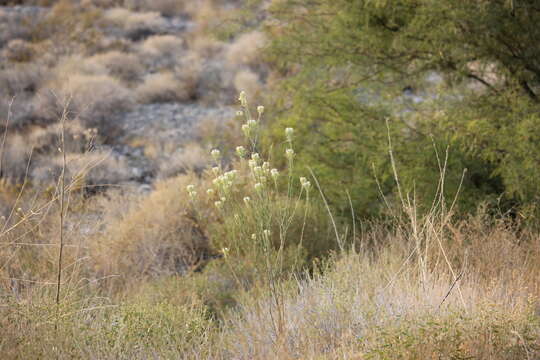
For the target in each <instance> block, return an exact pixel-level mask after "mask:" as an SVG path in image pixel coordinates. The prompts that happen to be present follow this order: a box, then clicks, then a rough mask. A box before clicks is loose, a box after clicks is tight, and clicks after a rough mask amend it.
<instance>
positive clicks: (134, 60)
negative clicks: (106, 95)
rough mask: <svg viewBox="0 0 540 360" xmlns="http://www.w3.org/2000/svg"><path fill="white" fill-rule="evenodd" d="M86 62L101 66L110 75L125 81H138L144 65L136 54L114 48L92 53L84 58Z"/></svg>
mask: <svg viewBox="0 0 540 360" xmlns="http://www.w3.org/2000/svg"><path fill="white" fill-rule="evenodd" d="M88 62H89V63H92V62H95V63H96V64H99V65H101V66H103V67H104V68H105V69H106V70H107V72H108V74H109V75H110V76H112V77H114V78H117V79H119V80H122V81H125V82H127V83H135V82H137V81H139V80H140V78H141V77H142V74H143V73H144V66H143V65H142V63H141V60H140V59H139V58H138V57H137V56H136V55H134V54H129V53H124V52H121V51H116V50H112V51H108V52H105V53H101V54H97V55H94V56H92V57H90V58H88V59H86V60H85V63H88Z"/></svg>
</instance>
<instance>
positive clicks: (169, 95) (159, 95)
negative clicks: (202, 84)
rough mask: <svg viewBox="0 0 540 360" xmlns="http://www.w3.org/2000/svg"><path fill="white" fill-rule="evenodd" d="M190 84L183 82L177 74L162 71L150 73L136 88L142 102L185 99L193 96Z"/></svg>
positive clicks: (138, 98)
mask: <svg viewBox="0 0 540 360" xmlns="http://www.w3.org/2000/svg"><path fill="white" fill-rule="evenodd" d="M186 85H189V84H185V83H182V82H181V81H180V80H179V79H178V78H177V77H176V76H175V74H173V73H171V72H162V73H156V74H149V75H147V76H146V77H145V79H144V82H143V83H142V84H141V85H139V86H138V87H137V89H136V96H137V100H138V101H139V102H141V103H160V102H175V101H185V100H188V99H189V98H190V97H191V91H190V90H192V89H190V88H189V86H186Z"/></svg>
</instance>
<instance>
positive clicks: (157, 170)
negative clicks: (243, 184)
mask: <svg viewBox="0 0 540 360" xmlns="http://www.w3.org/2000/svg"><path fill="white" fill-rule="evenodd" d="M121 10H123V9H121ZM50 11H51V9H50V8H45V7H37V6H12V7H6V6H3V7H0V60H1V61H0V63H1V62H4V64H0V70H2V69H3V70H4V72H6V71H7V73H8V75H9V71H10V69H11V68H12V67H13V68H16V66H18V65H11V63H8V62H6V61H5V60H6V58H5V57H6V56H8V55H6V54H8V50H10V49H9V48H10V46H11V47H13V46H15V45H16V46H18V44H17V43H16V42H14V41H13V39H21V40H23V41H25V42H28V43H30V42H31V37H32V34H31V33H30V31H29V30H28V27H25V26H21V24H23V23H28V24H33V23H37V22H39V21H42V20H43V19H47V16H48V15H49V12H50ZM106 11H108V10H106ZM106 11H105V12H104V14H106ZM132 14H133V13H132ZM156 14H157V13H154V15H155V16H154V17H151V16H148V13H146V16H147V18H148V19H146V20H145V21H146V22H144V24H143V25H140V24H139V25H137V26H131V25H129V26H128V25H125V24H124V25H122V24H121V22H120V21H118V20H117V19H116V20H115V21H117V23H118V25H115V24H116V23H114V22H109V23H107V24H108V25H106V26H102V27H101V29H100V31H101V32H102V35H103V37H104V39H105V40H103V43H105V44H111V43H121V44H124V45H123V46H124V47H126V48H129V50H126V53H127V54H131V53H130V51H131V52H132V53H134V54H136V56H138V57H141V56H142V55H141V54H142V53H137V51H141V50H140V48H141V47H142V46H143V44H144V41H145V39H148V38H149V37H151V36H155V35H172V36H174V37H175V38H179V39H182V40H183V41H184V40H185V39H187V38H188V37H190V36H191V37H193V32H194V31H197V24H196V23H195V22H194V21H192V20H191V19H190V18H189V17H188V16H184V15H178V16H158V15H156ZM109 17H112V15H111V16H109ZM117 17H119V16H118V15H117ZM104 18H106V16H104ZM120 18H121V16H120ZM133 21H135V20H133ZM13 44H15V45H13ZM125 44H127V45H125ZM222 48H223V46H222ZM16 50H18V49H16ZM182 51H183V52H182ZM182 51H180V52H175V53H174V54H173V55H174V56H176V55H178V54H180V56H185V57H189V53H188V51H186V50H185V49H184V50H182ZM168 55H170V54H168ZM191 55H192V54H191ZM3 57H4V58H3ZM142 57H143V58H142V59H141V63H142V64H143V66H144V67H145V69H146V70H145V71H146V73H143V74H142V76H145V75H148V74H151V73H159V72H160V71H163V68H162V67H163V66H166V67H167V66H168V68H167V69H166V70H167V71H169V70H170V69H175V67H176V68H178V67H179V66H183V65H184V63H183V62H182V60H174V61H176V62H175V63H174V62H173V65H170V64H165V65H163V64H162V63H160V61H163V59H160V58H158V59H157V60H155V61H154V60H148V59H147V58H144V56H142ZM165 60H167V59H165ZM36 61H37V60H36ZM167 61H168V60H167ZM200 62H201V63H202V64H203V65H202V66H203V69H202V70H201V69H198V70H199V71H200V72H201V73H203V74H205V75H204V76H206V77H207V78H211V80H210V83H208V81H207V83H205V84H203V85H201V84H197V85H196V86H197V89H196V90H195V91H196V92H199V93H201V92H204V93H205V94H206V93H212V94H213V95H212V101H208V99H204V101H203V100H201V98H200V96H199V95H192V96H191V97H190V98H187V99H185V100H175V99H173V100H171V101H159V102H155V103H147V102H145V103H141V102H140V101H138V100H136V101H135V103H134V104H132V105H130V106H129V109H127V110H125V111H124V110H121V111H120V112H116V113H115V114H111V116H110V119H107V121H114V122H115V128H117V129H120V131H119V132H118V136H116V133H115V136H114V137H112V141H111V140H110V139H109V140H107V141H106V142H103V143H100V144H96V146H95V148H96V149H98V150H100V151H103V152H107V153H109V154H110V156H111V157H113V158H115V159H116V160H118V164H120V163H122V164H127V166H128V169H127V173H128V175H127V176H123V177H121V180H119V181H127V182H130V183H133V182H135V183H137V184H140V185H144V186H143V188H146V187H147V186H151V184H152V183H153V182H154V181H155V180H156V179H157V178H160V177H163V176H164V175H163V174H164V173H165V172H166V173H167V174H174V173H175V172H181V171H184V170H186V169H183V168H182V167H183V165H182V164H184V162H182V161H183V160H182V161H177V164H173V167H174V166H176V168H174V169H172V170H170V169H169V170H167V171H164V170H163V167H164V165H163V163H164V162H165V161H168V160H170V159H172V158H176V159H178V158H179V157H181V156H182V154H181V152H182V150H183V149H184V147H185V146H186V144H193V143H194V142H195V143H196V142H197V141H198V140H199V139H198V136H199V134H198V131H199V130H198V125H199V124H200V123H201V122H202V121H206V120H209V119H211V120H212V121H214V122H215V123H220V122H224V121H226V120H227V119H231V118H232V117H233V116H234V109H233V107H232V106H231V105H230V104H231V94H232V93H235V89H234V88H231V85H230V83H232V80H231V75H230V74H229V73H227V72H228V71H230V69H229V70H227V69H226V64H224V60H223V53H216V52H215V51H214V52H213V53H212V52H209V53H208V54H206V55H204V54H203V56H202V57H201V58H200ZM156 64H157V65H156ZM204 66H206V69H205V68H204ZM51 71H52V70H51ZM237 71H238V70H237ZM17 76H18V75H17ZM225 78H227V79H228V80H227V81H228V83H229V85H226V84H224V83H225V82H226V81H224V80H223V79H225ZM22 90H23V92H25V94H26V95H24V96H20V95H17V96H16V102H17V101H19V102H24V103H25V104H26V105H24V106H23V104H14V105H13V107H12V108H11V110H12V113H11V118H12V119H20V118H23V119H27V118H31V119H32V120H34V119H35V118H38V120H40V118H39V116H35V115H33V113H31V112H35V111H36V108H37V110H40V104H39V103H37V105H36V102H35V101H33V100H34V98H37V94H38V92H36V95H35V96H34V95H33V94H30V95H28V89H26V88H25V89H22ZM231 90H232V91H231ZM32 91H35V89H31V90H30V92H32ZM130 91H131V90H130ZM42 93H43V92H42ZM0 95H1V92H0ZM32 97H34V98H32ZM27 99H30V100H28V101H27ZM0 100H1V99H0ZM7 100H8V97H7V96H5V99H4V103H7ZM0 102H1V101H0ZM19 109H21V110H20V111H19ZM29 109H31V110H29ZM32 109H33V110H32ZM0 110H5V109H0ZM16 122H17V121H15V122H14V123H16ZM21 123H22V122H21ZM12 126H14V125H12ZM47 126H48V125H47ZM14 131H18V130H14ZM104 135H108V134H104ZM24 136H26V135H23V137H24ZM149 144H150V145H152V146H149ZM150 147H152V149H153V152H152V151H149V148H150ZM206 150H207V149H204V151H206ZM156 151H157V152H159V154H156ZM8 156H9V155H8ZM193 161H194V160H190V164H189V165H190V167H192V168H193V167H195V168H197V167H200V166H204V165H205V164H200V166H199V165H197V164H195V165H194V164H193ZM188 162H189V161H188ZM185 167H187V166H185ZM30 173H31V174H33V172H30Z"/></svg>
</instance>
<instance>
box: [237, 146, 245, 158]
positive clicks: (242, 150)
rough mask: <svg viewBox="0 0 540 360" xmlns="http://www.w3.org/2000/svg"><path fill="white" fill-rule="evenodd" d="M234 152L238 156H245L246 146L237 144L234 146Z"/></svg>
mask: <svg viewBox="0 0 540 360" xmlns="http://www.w3.org/2000/svg"><path fill="white" fill-rule="evenodd" d="M236 154H237V155H238V156H239V157H241V158H244V157H245V156H246V148H245V147H243V146H237V147H236Z"/></svg>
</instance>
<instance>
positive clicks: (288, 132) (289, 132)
mask: <svg viewBox="0 0 540 360" xmlns="http://www.w3.org/2000/svg"><path fill="white" fill-rule="evenodd" d="M293 134H294V129H293V128H290V127H288V128H286V129H285V137H286V138H287V141H292V138H293Z"/></svg>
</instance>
